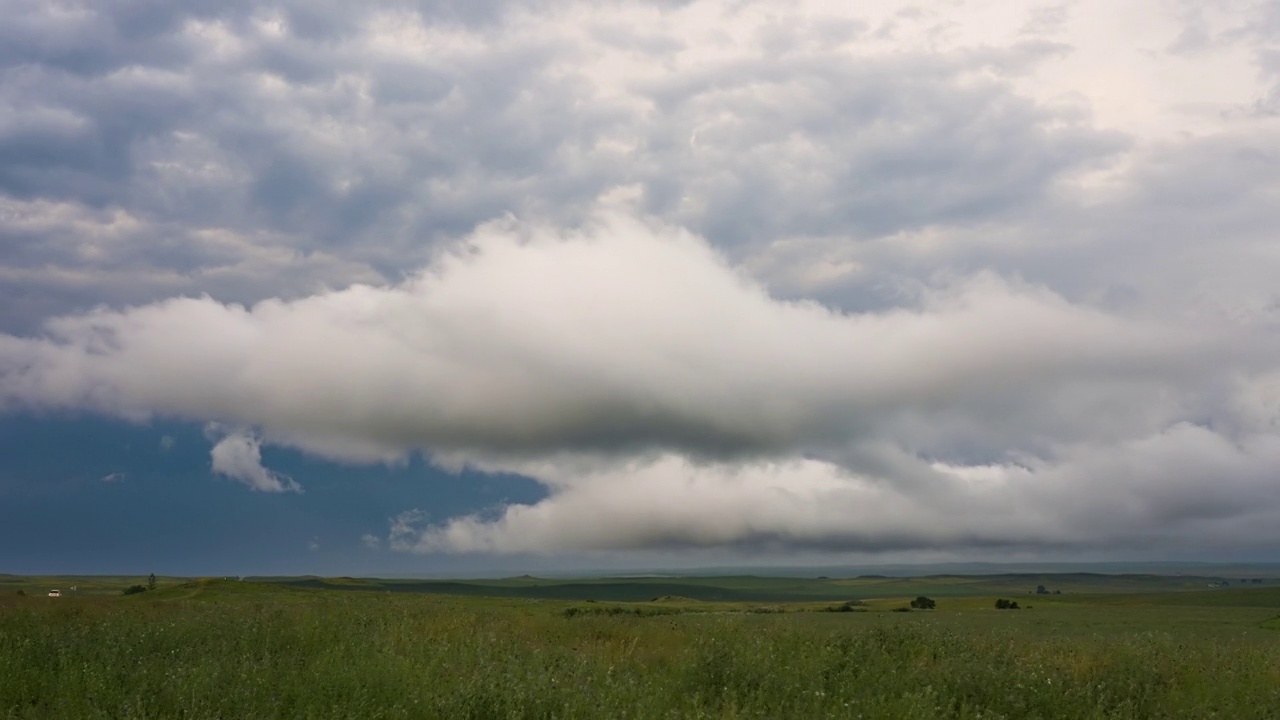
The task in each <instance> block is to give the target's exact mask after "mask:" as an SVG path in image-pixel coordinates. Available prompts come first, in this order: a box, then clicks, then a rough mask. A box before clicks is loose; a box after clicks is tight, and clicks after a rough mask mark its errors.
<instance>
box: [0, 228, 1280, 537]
mask: <svg viewBox="0 0 1280 720" xmlns="http://www.w3.org/2000/svg"><path fill="white" fill-rule="evenodd" d="M1256 330H1257V327H1256V324H1255V323H1253V322H1252V321H1249V320H1245V321H1242V322H1238V323H1236V324H1231V323H1223V322H1221V321H1219V320H1218V319H1213V320H1212V321H1201V320H1197V319H1195V318H1185V317H1183V318H1169V319H1162V320H1161V319H1154V318H1152V317H1150V316H1148V315H1145V314H1137V315H1127V314H1125V313H1122V312H1115V311H1104V310H1101V309H1098V308H1096V307H1091V306H1087V305H1080V304H1072V303H1070V302H1067V301H1066V300H1064V299H1063V298H1062V297H1060V296H1058V295H1056V294H1054V293H1052V292H1050V291H1048V290H1046V289H1045V288H1043V287H1038V286H1033V285H1029V284H1026V283H1021V282H1014V281H1008V280H1002V279H1000V278H998V277H997V276H994V275H992V274H989V273H984V274H977V275H974V276H971V277H966V278H957V279H953V280H943V281H941V282H940V284H937V285H934V286H931V287H924V288H921V289H920V290H919V292H918V293H917V294H916V295H915V297H914V298H913V299H912V300H911V301H910V302H909V303H905V304H904V305H903V306H901V307H897V308H893V309H889V310H884V311H880V312H863V313H842V312H837V311H834V310H831V309H829V308H826V307H823V306H821V305H819V304H817V303H813V302H802V301H781V300H778V299H775V298H773V297H771V296H770V295H769V294H768V293H767V292H765V290H764V289H763V288H762V287H761V286H760V285H759V284H758V283H756V282H755V281H753V280H752V279H750V278H749V277H748V276H746V275H743V274H742V273H740V272H739V271H736V270H735V269H734V268H732V267H731V266H730V265H728V264H727V263H726V262H725V261H724V259H723V258H722V257H721V256H719V255H718V254H717V253H716V252H714V251H713V250H712V249H711V248H710V247H709V246H708V244H707V243H705V242H704V241H703V240H702V239H700V238H698V237H696V236H694V235H692V234H690V233H688V232H685V231H682V230H680V229H678V228H673V227H671V226H668V225H665V224H662V223H660V222H658V221H656V220H652V219H644V218H636V217H634V216H632V215H631V214H629V213H628V212H626V211H625V210H623V209H619V208H616V207H614V208H612V209H604V210H602V211H601V213H600V215H599V216H598V217H597V218H596V219H595V220H594V221H592V222H591V223H589V224H588V225H587V226H586V229H581V230H568V231H566V230H560V229H557V228H554V227H549V226H546V225H543V224H539V223H519V222H516V221H504V222H499V223H494V224H491V225H488V226H486V227H484V228H483V229H481V230H480V231H478V232H477V233H476V234H475V235H474V236H472V237H471V238H469V239H468V240H467V241H466V242H464V243H462V244H460V245H459V246H457V247H456V248H454V249H452V250H451V251H449V252H447V253H443V254H441V255H440V256H439V257H438V258H437V260H436V262H435V263H433V264H432V265H431V266H430V267H429V268H428V269H427V270H425V271H424V272H423V273H421V274H420V275H417V276H415V277H414V278H412V279H410V280H408V281H406V282H405V283H403V284H400V285H396V286H387V287H368V286H357V287H353V288H349V289H346V290H341V291H334V292H329V293H325V294H321V295H315V296H312V297H308V298H303V299H300V300H296V301H289V302H284V301H268V302H264V303H261V304H259V305H256V306H253V307H250V308H244V307H240V306H233V305H223V304H220V303H218V302H216V301H213V300H211V299H208V298H203V299H184V300H174V301H168V302H164V303H158V304H155V305H149V306H142V307H138V308H134V309H131V310H126V311H108V310H101V311H98V312H95V313H92V314H90V315H85V316H73V317H65V318H61V319H58V320H56V321H54V322H52V323H50V325H49V326H48V331H47V335H46V336H45V337H42V338H35V339H21V338H15V337H0V393H2V394H0V400H3V402H4V403H5V404H6V405H9V406H11V407H13V406H27V407H42V408H47V407H53V408H79V409H92V410H94V411H97V412H101V413H116V414H120V415H122V416H125V417H146V416H148V415H150V414H159V415H164V416H176V417H180V418H185V419H190V420H201V421H212V422H215V423H221V424H224V425H225V426H229V427H253V428H256V429H257V432H258V433H260V435H259V434H255V433H249V432H245V431H238V432H234V433H232V434H230V435H228V436H227V437H225V438H222V439H221V440H220V442H218V444H217V445H216V446H215V447H214V450H213V459H214V469H215V470H216V471H217V472H219V473H222V474H226V475H228V476H230V477H233V478H235V479H238V480H240V481H241V482H244V483H246V484H247V485H249V486H250V487H251V488H254V489H258V490H264V491H273V492H283V491H290V490H294V491H296V490H299V489H300V488H299V487H298V486H297V484H296V483H294V482H293V481H292V480H290V479H288V478H285V477H282V476H279V475H277V474H274V473H272V472H270V471H269V470H267V469H266V468H264V467H262V464H261V456H260V443H261V442H264V441H265V442H270V443H274V444H278V445H283V446H291V447H295V448H300V449H302V450H304V451H307V452H310V453H313V454H317V455H321V456H324V457H329V458H333V459H337V460H344V461H357V462H373V461H390V460H397V459H403V458H404V457H405V455H406V454H407V453H410V452H413V451H417V450H420V451H424V452H426V453H428V454H429V455H430V456H431V457H432V458H433V459H434V460H435V461H436V462H437V463H439V464H442V465H445V466H448V467H462V466H468V465H470V466H472V467H475V468H477V469H480V470H486V471H503V472H516V473H519V474H522V475H526V476H529V477H532V478H534V479H536V480H538V481H539V482H541V483H542V484H544V485H545V486H546V487H547V488H548V489H549V491H550V497H549V498H548V499H547V500H545V501H543V502H541V503H539V504H536V505H533V506H519V505H517V506H511V507H508V508H506V509H505V511H503V512H501V513H499V514H498V515H497V516H496V517H495V516H491V515H486V516H484V517H479V516H475V517H465V518H459V519H454V520H452V521H444V522H442V523H436V524H434V525H426V524H424V521H425V516H423V515H422V514H421V513H416V512H411V513H407V514H404V515H402V516H399V517H397V518H395V519H394V521H393V523H392V530H391V533H390V537H389V540H388V545H389V546H390V547H392V548H393V549H416V550H454V551H491V552H515V551H518V550H521V549H524V550H540V551H544V552H554V551H560V550H582V549H591V548H597V549H598V548H628V547H646V548H647V547H668V546H682V545H692V546H696V545H718V544H726V545H739V546H753V545H759V544H764V545H769V544H775V545H783V546H799V547H820V548H850V549H858V550H865V549H872V550H874V549H877V548H883V549H890V550H899V549H913V548H921V547H932V546H936V545H945V546H956V545H965V544H969V545H974V546H1011V545H1015V544H1019V543H1021V544H1023V545H1031V546H1044V547H1050V546H1058V545H1069V544H1073V543H1085V544H1088V543H1096V542H1101V541H1116V542H1119V541H1125V542H1131V543H1140V542H1145V541H1144V540H1142V538H1143V537H1162V538H1169V539H1170V542H1173V541H1174V540H1176V539H1177V537H1178V532H1181V531H1183V530H1186V529H1187V528H1191V527H1194V528H1199V529H1200V531H1201V533H1202V534H1201V535H1200V536H1201V537H1208V536H1209V535H1213V533H1217V532H1220V531H1219V530H1218V529H1217V525H1215V523H1217V522H1219V520H1218V518H1219V514H1226V515H1229V516H1232V517H1239V518H1244V517H1246V516H1249V515H1251V514H1258V513H1261V515H1260V517H1265V518H1268V519H1275V518H1280V498H1277V497H1275V496H1274V494H1273V493H1270V491H1269V490H1268V485H1267V477H1268V476H1267V475H1266V473H1265V470H1264V469H1265V468H1266V467H1269V466H1270V463H1271V462H1272V461H1273V460H1274V459H1276V458H1274V457H1273V456H1274V454H1275V451H1276V447H1277V442H1278V441H1277V430H1276V426H1277V423H1280V410H1277V406H1276V404H1275V403H1273V402H1271V401H1270V400H1265V399H1264V398H1267V397H1269V396H1268V395H1266V394H1265V393H1261V394H1260V392H1259V391H1260V390H1261V389H1262V388H1266V387H1270V386H1271V385H1272V384H1274V379H1273V376H1274V374H1275V373H1276V372H1277V370H1276V367H1275V363H1274V357H1275V354H1274V350H1275V345H1276V338H1275V336H1274V335H1270V334H1267V333H1261V334H1259V333H1257V332H1256ZM1218 476H1223V477H1224V478H1227V477H1229V480H1227V479H1220V480H1218V481H1217V482H1218V483H1219V484H1220V485H1221V484H1222V483H1227V485H1228V486H1229V487H1231V488H1232V491H1231V493H1230V494H1229V499H1215V498H1214V496H1213V492H1210V491H1209V488H1210V487H1211V486H1210V485H1207V484H1206V482H1207V478H1210V477H1218ZM1206 493H1207V494H1206ZM1257 526H1258V527H1259V528H1261V527H1265V525H1264V524H1263V523H1262V522H1261V521H1259V522H1258V524H1257ZM1171 528H1172V529H1176V530H1177V532H1174V531H1172V530H1170V529H1171ZM1259 533H1261V534H1260V535H1256V536H1255V537H1272V534H1268V531H1262V530H1259Z"/></svg>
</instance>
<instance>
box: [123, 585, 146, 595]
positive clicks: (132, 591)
mask: <svg viewBox="0 0 1280 720" xmlns="http://www.w3.org/2000/svg"><path fill="white" fill-rule="evenodd" d="M146 591H147V588H146V586H144V585H130V586H129V587H127V588H125V589H124V590H121V591H120V592H121V594H123V595H137V594H138V593H144V592H146Z"/></svg>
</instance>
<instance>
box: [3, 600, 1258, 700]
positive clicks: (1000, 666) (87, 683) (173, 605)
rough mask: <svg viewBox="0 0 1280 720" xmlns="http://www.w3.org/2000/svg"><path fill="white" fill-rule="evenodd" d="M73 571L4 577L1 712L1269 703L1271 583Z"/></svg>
mask: <svg viewBox="0 0 1280 720" xmlns="http://www.w3.org/2000/svg"><path fill="white" fill-rule="evenodd" d="M78 580H79V581H78V582H77V580H76V579H67V578H62V579H55V578H13V577H6V578H2V579H0V588H3V589H2V590H0V592H3V593H4V594H3V596H0V717H6V718H273V717H279V718H988V719H994V718H1184V717H1185V718H1219V717H1220V718H1280V583H1277V582H1275V581H1273V580H1271V581H1268V584H1264V585H1262V586H1261V587H1244V588H1240V587H1234V586H1233V587H1229V588H1215V589H1208V588H1206V583H1205V582H1202V581H1200V580H1199V579H1196V580H1191V579H1187V578H1164V579H1161V578H1145V577H1130V578H1112V579H1111V582H1110V583H1108V578H1106V577H1057V578H1055V577H1047V578H1046V577H1037V576H991V577H987V578H944V577H938V578H903V579H885V578H860V579H859V578H852V579H834V580H826V579H823V580H821V581H818V580H814V581H808V580H803V579H776V580H771V579H766V578H723V579H719V580H717V579H711V578H703V579H678V580H673V579H653V578H645V579H633V580H620V579H609V580H601V581H599V582H598V583H596V582H584V581H539V580H536V579H533V578H517V579H512V580H509V581H473V582H470V583H465V582H464V583H460V584H461V585H465V586H467V587H468V588H474V587H477V586H478V587H480V588H481V589H482V590H483V589H484V588H485V587H489V586H499V587H513V586H515V587H525V589H526V590H529V592H528V593H527V594H525V595H523V596H520V595H517V594H508V595H507V596H505V597H482V596H480V595H482V594H483V593H481V592H479V591H474V590H472V589H467V590H465V591H463V592H461V593H455V594H441V593H439V592H423V591H421V590H420V589H405V587H403V586H402V587H400V589H399V591H393V590H390V589H388V587H387V586H388V585H397V584H398V583H410V584H411V583H412V582H416V581H376V580H357V579H341V578H336V579H329V580H320V579H315V578H311V579H295V580H294V582H283V581H282V582H271V583H267V582H255V581H235V580H199V581H189V580H182V579H169V578H162V579H161V582H160V586H159V587H158V588H157V589H155V590H151V591H148V592H145V593H139V594H136V595H130V596H122V595H121V594H120V593H119V589H120V588H122V587H125V586H127V585H128V584H133V583H135V582H137V581H138V579H137V578H105V579H103V578H99V579H97V581H96V582H93V580H94V579H91V578H89V579H78ZM86 580H87V581H89V582H86ZM281 580H283V579H281ZM51 582H61V583H62V584H63V585H64V586H69V585H71V584H77V586H78V587H79V588H81V589H87V590H88V591H87V592H85V593H84V594H83V595H79V596H76V597H66V596H64V597H62V598H48V597H44V596H43V595H41V594H39V593H38V592H36V589H37V588H39V587H43V586H45V585H48V584H49V583H51ZM486 583H487V584H486ZM628 584H629V585H631V586H632V587H629V588H627V589H625V591H623V590H619V587H620V586H622V585H628ZM1039 584H1044V585H1047V586H1048V587H1053V586H1055V585H1057V586H1060V587H1063V588H1067V589H1066V590H1064V591H1063V593H1062V594H1059V595H1055V594H1047V595H1035V594H1032V593H1030V592H1029V591H1028V590H1027V587H1028V586H1029V587H1031V588H1034V587H1035V586H1036V585H1039ZM566 585H569V586H573V589H572V593H576V594H577V598H576V599H567V598H565V597H561V596H562V595H566V594H567V593H570V591H566V590H564V586H566ZM582 586H587V589H585V590H584V589H582ZM592 586H594V587H595V589H594V590H592V589H591V587H592ZM635 586H640V587H642V588H643V589H644V592H646V593H652V592H654V591H655V590H656V591H666V590H673V589H674V590H680V591H682V593H683V594H676V593H675V592H671V593H666V592H664V593H662V594H654V595H652V596H650V597H648V599H646V600H643V601H621V600H614V599H609V598H610V597H612V596H616V595H625V596H628V597H630V596H632V595H633V594H635V593H638V592H639V591H638V590H636V588H635ZM676 586H681V587H676ZM415 587H416V586H415ZM690 587H692V588H694V590H693V591H692V592H695V593H696V592H697V588H698V587H710V588H712V589H713V590H714V589H715V588H716V587H719V588H720V589H721V590H722V591H724V592H723V595H724V596H725V597H728V598H729V599H714V598H713V599H708V600H699V599H694V598H690V597H688V593H689V592H691V591H690V589H689V588H690ZM23 588H30V589H31V592H26V594H25V595H24V596H19V595H18V594H17V592H16V589H23ZM337 588H345V589H337ZM530 588H532V589H530ZM538 588H542V590H541V591H539V590H538ZM547 588H551V590H547ZM557 588H559V589H557ZM993 589H994V590H996V592H989V591H991V590H993ZM903 590H907V591H908V592H901V591H903ZM1108 590H1109V591H1108ZM925 592H927V593H929V596H930V597H933V598H935V599H936V601H937V608H936V609H934V610H928V611H921V610H915V611H902V610H903V608H905V607H906V606H907V604H908V601H909V600H910V599H911V598H912V597H914V596H915V595H916V594H918V593H925ZM753 593H754V594H753ZM499 594H501V593H499ZM546 594H550V595H552V596H553V597H551V598H547V597H543V596H542V595H546ZM706 594H708V595H716V594H717V593H716V592H712V591H708V592H707V593H706ZM1001 595H1003V597H1012V598H1013V599H1015V600H1017V601H1018V602H1019V603H1020V604H1021V606H1022V608H1023V609H1020V610H996V609H995V608H994V601H995V599H996V598H997V597H998V596H1001ZM1028 605H1029V606H1030V607H1029V608H1028V607H1027V606H1028Z"/></svg>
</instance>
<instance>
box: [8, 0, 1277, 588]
mask: <svg viewBox="0 0 1280 720" xmlns="http://www.w3.org/2000/svg"><path fill="white" fill-rule="evenodd" d="M211 8H212V9H211ZM0 15H2V16H3V17H5V18H6V22H5V23H4V25H3V27H2V28H0V298H3V301H2V302H0V444H2V447H0V452H2V455H0V547H3V550H0V565H2V566H3V567H0V571H3V570H8V569H12V570H11V571H16V572H37V571H38V572H60V571H61V572H80V571H101V572H109V571H114V570H120V571H129V572H142V571H150V570H151V569H155V570H156V571H158V572H171V573H199V572H237V571H242V572H245V573H248V572H279V573H297V572H344V573H349V574H358V573H365V574H374V573H377V572H381V573H415V572H421V573H448V572H458V573H461V572H483V571H484V570H485V569H487V568H488V569H493V570H494V571H497V570H498V569H508V568H529V569H539V568H568V567H600V568H607V567H640V566H645V567H657V566H664V565H690V564H708V565H711V564H720V563H747V562H771V563H785V562H796V563H800V562H876V561H889V560H893V561H901V560H911V559H928V560H939V559H941V560H946V559H957V560H960V559H973V558H981V559H1001V558H1008V559H1019V560H1022V559H1027V558H1054V559H1094V558H1126V559H1128V558H1140V559H1161V558H1164V559H1188V558H1191V559H1199V558H1206V559H1225V558H1231V559H1269V558H1270V559H1274V558H1275V557H1277V556H1280V555H1278V554H1280V280H1278V278H1280V2H1277V1H1276V0H1218V1H1216V2H1212V3H1205V2H1195V1H1192V0H1126V1H1125V2H1120V3H1117V2H1104V1H1103V0H1076V1H1071V0H1067V1H1065V2H1028V3H1022V2H1017V3H1015V2H1007V1H1004V2H996V1H994V0H948V1H946V2H935V3H923V4H912V3H908V2H894V1H892V0H877V1H876V2H847V1H846V2H818V1H807V2H793V3H791V2H789V3H781V2H751V1H750V0H696V1H693V2H679V1H677V0H653V1H651V2H626V1H622V0H618V1H614V2H604V3H601V2H572V1H570V0H566V1H564V2H542V1H534V0H530V1H527V2H514V1H513V2H498V1H495V2H488V3H475V2H463V1H460V0H439V1H437V2H416V3H415V2H409V1H408V0H388V1H386V2H367V3H346V2H341V3H340V2H326V1H320V2H317V1H316V0H307V1H306V2H302V1H299V2H276V3H260V2H253V3H247V2H236V1H233V2H223V3H214V4H210V3H195V2H191V3H185V2H180V1H178V0H171V1H168V2H165V1H163V0H94V2H87V1H76V0H67V1H64V2H52V1H39V0H0Z"/></svg>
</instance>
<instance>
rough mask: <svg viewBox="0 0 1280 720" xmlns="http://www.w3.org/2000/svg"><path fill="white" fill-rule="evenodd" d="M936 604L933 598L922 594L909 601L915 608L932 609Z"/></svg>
mask: <svg viewBox="0 0 1280 720" xmlns="http://www.w3.org/2000/svg"><path fill="white" fill-rule="evenodd" d="M937 606H938V603H936V602H934V601H933V598H927V597H925V596H923V595H921V596H920V597H918V598H916V599H915V600H912V601H911V607H913V608H916V609H917V610H932V609H934V608H935V607H937Z"/></svg>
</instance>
